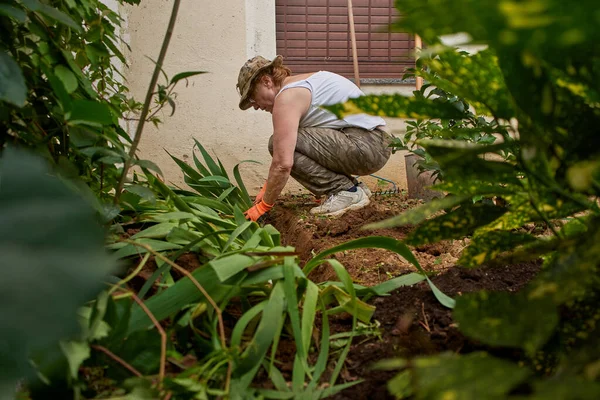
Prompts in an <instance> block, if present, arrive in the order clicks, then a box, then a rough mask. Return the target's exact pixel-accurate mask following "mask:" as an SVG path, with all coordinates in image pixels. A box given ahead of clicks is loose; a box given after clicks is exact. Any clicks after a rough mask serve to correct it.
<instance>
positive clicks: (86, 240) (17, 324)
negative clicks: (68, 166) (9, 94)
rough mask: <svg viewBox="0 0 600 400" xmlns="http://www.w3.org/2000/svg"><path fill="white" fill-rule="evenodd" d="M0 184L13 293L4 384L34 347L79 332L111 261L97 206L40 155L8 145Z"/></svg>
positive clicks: (25, 365)
mask: <svg viewBox="0 0 600 400" xmlns="http://www.w3.org/2000/svg"><path fill="white" fill-rule="evenodd" d="M0 182H1V184H0V265H2V266H6V268H3V278H2V280H1V281H0V293H2V295H3V296H4V297H5V298H6V299H10V301H8V302H6V301H5V302H1V303H0V324H1V325H2V329H1V330H0V342H2V343H4V345H3V346H2V348H1V349H0V369H1V370H2V371H4V372H3V374H2V378H0V382H2V384H5V383H6V382H10V381H11V380H14V379H18V378H20V377H22V376H24V374H25V373H26V371H28V370H29V362H28V356H29V355H30V354H31V352H33V351H38V352H40V351H42V352H43V351H44V350H45V349H47V348H49V347H51V346H56V345H57V343H58V341H59V340H61V339H64V338H66V337H67V336H69V335H73V334H76V333H77V332H78V331H79V324H78V321H77V318H76V315H77V309H78V308H79V307H80V306H82V305H83V304H84V303H85V302H87V301H89V300H91V299H92V298H93V297H94V296H95V295H96V294H97V293H98V292H100V290H101V289H102V287H103V283H102V282H103V280H104V279H105V278H106V276H107V275H108V273H109V272H111V270H112V269H113V268H114V265H113V263H112V262H111V259H110V257H109V256H108V255H107V254H106V252H105V250H104V230H103V228H102V227H101V226H100V225H99V223H98V220H97V218H96V215H95V212H94V210H93V209H92V208H91V207H90V206H89V205H88V203H87V201H86V200H85V199H83V198H82V197H80V196H79V195H78V194H77V193H75V192H73V191H72V190H71V189H70V188H68V187H67V186H66V185H65V184H64V183H62V182H61V181H60V180H59V179H58V178H56V177H54V176H52V175H51V171H50V168H49V167H48V166H46V165H45V164H44V162H43V160H41V159H40V158H38V157H35V156H33V155H31V154H30V153H28V152H25V151H22V150H16V149H13V148H6V149H4V150H3V153H2V157H1V158H0ZM32 188H35V190H32ZM49 210H52V212H49ZM82 265H85V266H86V268H81V266H82ZM40 277H43V279H40ZM48 299H52V301H48Z"/></svg>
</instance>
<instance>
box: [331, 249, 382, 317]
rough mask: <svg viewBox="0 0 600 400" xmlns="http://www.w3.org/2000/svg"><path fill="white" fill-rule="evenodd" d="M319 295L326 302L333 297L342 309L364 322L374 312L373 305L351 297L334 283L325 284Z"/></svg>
mask: <svg viewBox="0 0 600 400" xmlns="http://www.w3.org/2000/svg"><path fill="white" fill-rule="evenodd" d="M329 261H335V260H329ZM320 296H321V297H322V298H323V301H324V302H325V303H326V304H329V302H330V301H331V300H332V299H334V298H335V301H336V302H337V303H338V304H339V305H340V307H341V308H342V309H343V310H344V311H346V312H347V313H348V314H350V315H355V316H356V318H358V319H359V320H360V321H362V322H364V323H369V322H370V321H371V317H372V316H373V313H374V312H375V307H374V306H371V305H369V304H367V303H365V302H363V301H361V300H358V299H357V298H356V297H353V296H352V295H350V294H348V293H347V292H345V291H344V290H342V289H341V288H339V287H337V286H334V285H331V286H327V288H326V289H325V290H323V291H322V292H321V294H320Z"/></svg>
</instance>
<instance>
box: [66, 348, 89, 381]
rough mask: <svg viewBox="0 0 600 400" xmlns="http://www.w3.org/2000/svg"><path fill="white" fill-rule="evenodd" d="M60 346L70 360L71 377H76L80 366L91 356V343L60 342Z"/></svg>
mask: <svg viewBox="0 0 600 400" xmlns="http://www.w3.org/2000/svg"><path fill="white" fill-rule="evenodd" d="M60 348H61V350H62V352H63V354H64V355H65V357H66V358H67V361H68V362H69V371H70V372H71V378H73V379H76V378H77V376H78V374H79V367H80V366H81V364H83V362H84V361H85V360H87V359H88V358H89V357H90V345H89V344H88V343H86V342H76V341H69V342H63V341H61V342H60Z"/></svg>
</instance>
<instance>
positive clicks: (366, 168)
mask: <svg viewBox="0 0 600 400" xmlns="http://www.w3.org/2000/svg"><path fill="white" fill-rule="evenodd" d="M390 142H391V136H390V135H389V134H388V133H386V132H384V131H383V130H381V129H374V130H372V131H369V130H366V129H362V128H354V127H350V128H343V129H340V130H338V129H330V128H300V129H299V130H298V139H297V141H296V151H295V152H294V166H293V167H292V174H291V175H292V177H293V178H294V179H296V180H297V181H298V182H299V183H300V184H301V185H302V186H304V187H305V188H306V189H308V190H310V191H311V192H312V193H313V194H315V195H317V196H320V195H331V194H334V193H337V192H339V191H342V190H346V189H350V188H351V187H352V186H354V185H355V184H356V183H357V182H356V179H354V178H353V177H352V175H369V174H372V173H374V172H376V171H378V170H380V169H381V168H383V166H384V165H385V163H386V162H387V161H388V160H389V158H390V155H391V153H392V151H391V149H390V148H389V147H388V145H389V144H390ZM269 152H270V153H271V155H273V136H271V139H270V140H269Z"/></svg>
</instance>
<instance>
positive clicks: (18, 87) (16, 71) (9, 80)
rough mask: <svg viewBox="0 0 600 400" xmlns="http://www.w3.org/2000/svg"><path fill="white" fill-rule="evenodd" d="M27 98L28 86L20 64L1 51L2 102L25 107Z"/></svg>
mask: <svg viewBox="0 0 600 400" xmlns="http://www.w3.org/2000/svg"><path fill="white" fill-rule="evenodd" d="M26 98H27V86H26V85H25V78H23V72H21V68H20V67H19V64H17V63H16V62H15V60H13V59H12V57H11V56H10V55H8V54H7V53H5V52H4V51H2V50H0V100H1V101H6V102H8V103H11V104H14V105H15V106H17V107H23V106H24V105H25V100H26Z"/></svg>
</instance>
